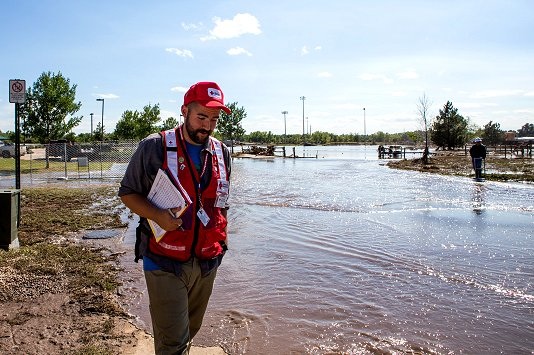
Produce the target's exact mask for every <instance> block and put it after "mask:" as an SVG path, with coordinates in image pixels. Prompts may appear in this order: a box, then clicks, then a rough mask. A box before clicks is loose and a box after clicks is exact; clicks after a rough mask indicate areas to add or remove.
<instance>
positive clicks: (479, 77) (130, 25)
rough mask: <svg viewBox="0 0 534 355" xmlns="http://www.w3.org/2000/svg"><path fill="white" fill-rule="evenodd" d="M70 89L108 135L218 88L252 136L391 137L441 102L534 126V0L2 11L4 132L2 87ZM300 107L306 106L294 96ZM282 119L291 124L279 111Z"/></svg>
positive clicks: (285, 1)
mask: <svg viewBox="0 0 534 355" xmlns="http://www.w3.org/2000/svg"><path fill="white" fill-rule="evenodd" d="M45 72H51V73H54V74H57V73H59V72H61V74H62V75H63V76H64V77H66V78H67V79H69V81H70V84H71V85H76V100H77V101H80V102H81V103H82V106H81V109H80V111H78V112H77V113H76V116H83V118H82V122H81V124H80V125H79V126H78V127H77V128H75V129H74V132H75V133H89V132H90V127H91V125H90V124H91V123H90V122H91V118H90V117H91V116H90V114H91V113H93V114H94V115H93V120H94V123H93V125H94V126H93V128H96V124H97V122H100V120H101V119H102V117H101V116H102V115H101V113H102V102H101V101H96V99H98V98H103V99H104V117H103V118H104V127H105V131H106V132H112V131H113V130H114V129H115V124H116V123H117V121H118V120H119V119H120V118H121V116H122V114H123V113H124V112H125V111H127V110H131V111H135V110H137V111H141V110H142V109H143V107H144V106H146V105H155V104H159V107H160V110H161V117H162V120H165V119H166V118H168V117H174V118H176V119H178V118H179V113H180V106H181V104H182V102H183V95H184V93H185V91H186V90H187V88H189V87H190V86H191V85H192V84H194V83H196V82H198V81H215V82H217V83H218V84H219V86H220V87H221V88H222V91H223V92H224V96H225V101H226V102H228V103H230V102H235V103H237V105H238V106H239V107H243V108H244V109H245V111H246V113H247V116H246V118H245V119H244V120H243V121H242V126H243V128H244V129H245V130H246V132H247V133H251V132H254V131H271V132H272V133H275V134H284V133H287V134H302V132H303V130H304V131H305V132H306V133H307V132H315V131H325V132H331V133H335V134H343V133H357V134H372V133H376V132H378V131H382V132H386V133H399V132H405V131H413V130H418V129H421V128H422V127H423V124H422V120H421V116H420V114H419V113H418V105H419V103H420V99H421V98H422V97H423V95H424V96H426V97H427V99H428V102H429V103H430V107H429V110H428V116H427V117H428V118H429V119H430V120H431V119H433V118H434V117H435V116H436V115H438V114H439V110H440V109H441V108H443V106H444V105H445V104H446V102H447V101H451V102H452V104H453V105H454V107H455V108H457V109H458V113H459V114H460V115H462V116H463V117H465V118H468V119H469V122H470V123H471V124H473V125H476V126H478V127H483V126H484V125H485V124H487V123H489V122H490V121H491V122H493V123H499V124H500V128H501V129H502V130H518V129H520V128H521V127H522V126H523V125H524V124H525V123H534V1H531V0H523V1H521V0H483V1H482V0H481V1H477V0H403V1H393V0H389V1H388V0H375V1H364V0H330V1H324V0H322V1H320V0H271V1H251V0H237V1H230V0H211V1H205V0H195V1H182V0H154V1H140V0H129V1H125V0H116V1H104V0H91V1H81V0H80V1H72V0H25V1H2V2H1V4H0V86H1V85H5V86H4V90H0V130H2V131H4V132H5V131H8V130H10V131H14V130H15V128H14V127H15V125H14V122H15V104H14V103H10V102H9V101H10V100H9V80H10V79H21V80H25V81H26V87H27V88H29V87H31V86H32V85H33V84H34V83H35V82H36V81H37V79H38V78H39V76H40V75H41V74H42V73H45ZM302 97H304V98H305V99H304V100H302V99H301V98H302ZM283 111H287V112H288V113H287V114H286V115H284V114H282V112H283Z"/></svg>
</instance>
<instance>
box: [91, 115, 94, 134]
mask: <svg viewBox="0 0 534 355" xmlns="http://www.w3.org/2000/svg"><path fill="white" fill-rule="evenodd" d="M90 115H91V135H90V137H91V140H92V139H93V115H94V113H92V112H91V113H90Z"/></svg>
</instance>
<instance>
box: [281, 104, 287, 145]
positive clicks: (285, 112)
mask: <svg viewBox="0 0 534 355" xmlns="http://www.w3.org/2000/svg"><path fill="white" fill-rule="evenodd" d="M287 114H288V112H287V111H282V115H284V140H285V139H286V138H287V129H286V127H287V126H286V115H287Z"/></svg>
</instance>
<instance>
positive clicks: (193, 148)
mask: <svg viewBox="0 0 534 355" xmlns="http://www.w3.org/2000/svg"><path fill="white" fill-rule="evenodd" d="M185 148H186V149H187V154H188V155H189V158H191V161H192V162H193V164H195V168H197V171H198V172H200V169H201V168H202V162H201V159H200V152H201V151H202V148H203V146H202V145H196V144H191V143H189V142H185Z"/></svg>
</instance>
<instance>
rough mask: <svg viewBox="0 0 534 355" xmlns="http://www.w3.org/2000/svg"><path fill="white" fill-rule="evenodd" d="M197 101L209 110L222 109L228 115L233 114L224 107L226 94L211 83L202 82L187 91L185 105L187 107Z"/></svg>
mask: <svg viewBox="0 0 534 355" xmlns="http://www.w3.org/2000/svg"><path fill="white" fill-rule="evenodd" d="M195 101H196V102H198V103H199V104H201V105H202V106H204V107H207V108H220V109H221V110H223V111H224V112H226V113H227V114H230V113H231V112H232V111H231V110H230V109H229V108H228V107H226V106H224V94H223V92H222V90H221V88H220V87H219V85H217V84H216V83H213V82H210V81H201V82H199V83H196V84H194V85H192V86H191V87H190V88H189V90H187V92H186V93H185V95H184V105H186V106H187V105H188V104H190V103H191V102H195Z"/></svg>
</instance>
